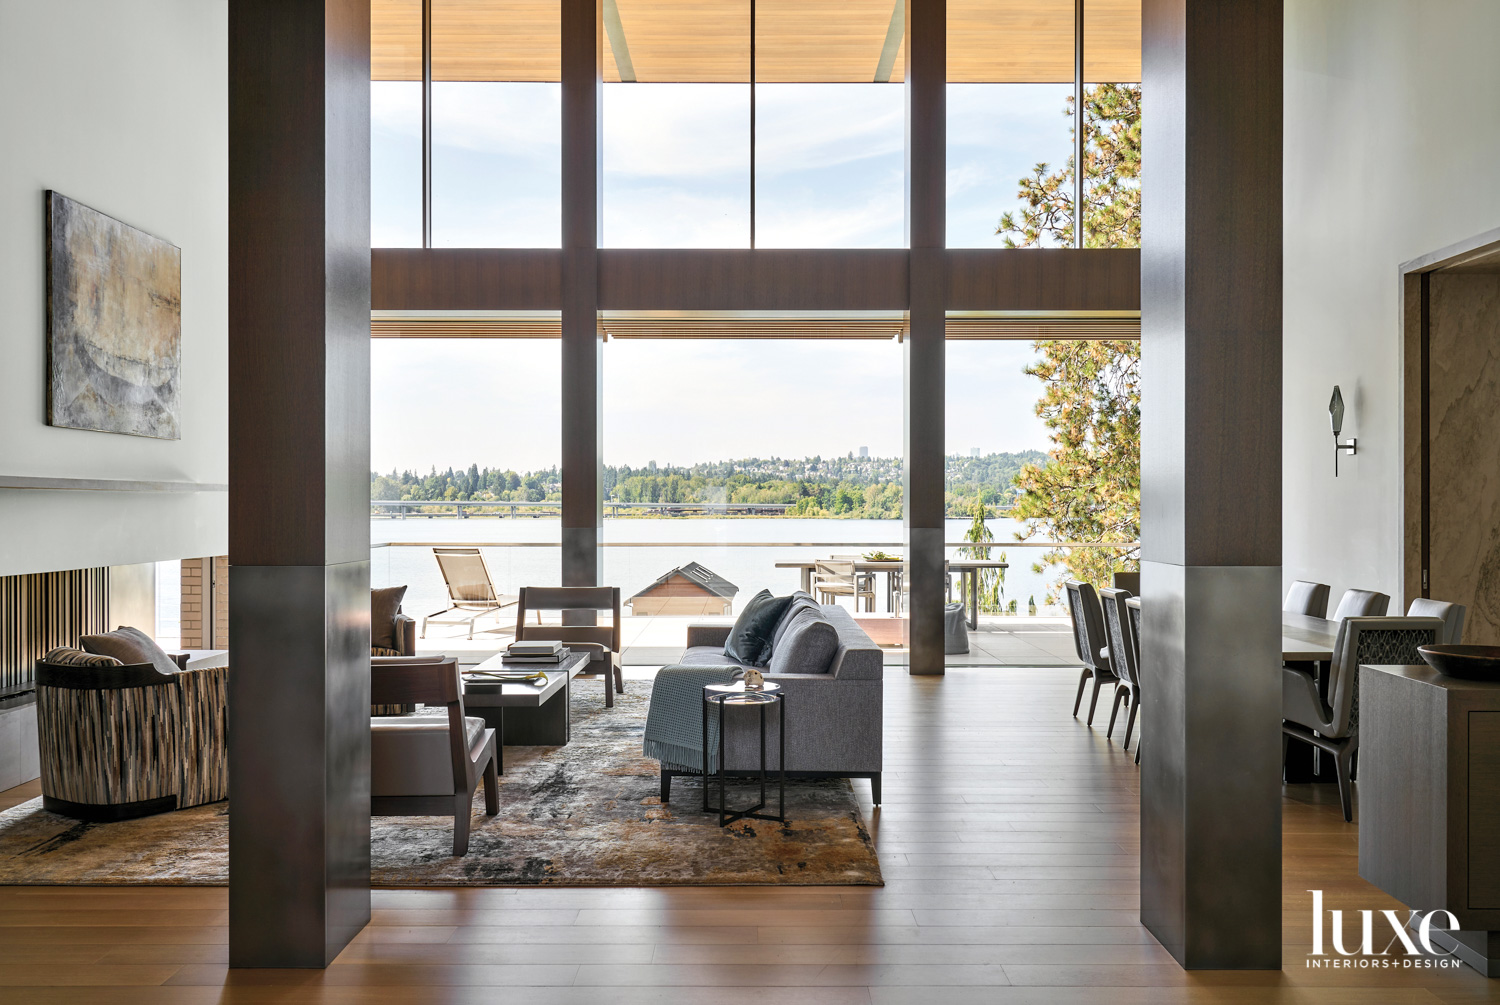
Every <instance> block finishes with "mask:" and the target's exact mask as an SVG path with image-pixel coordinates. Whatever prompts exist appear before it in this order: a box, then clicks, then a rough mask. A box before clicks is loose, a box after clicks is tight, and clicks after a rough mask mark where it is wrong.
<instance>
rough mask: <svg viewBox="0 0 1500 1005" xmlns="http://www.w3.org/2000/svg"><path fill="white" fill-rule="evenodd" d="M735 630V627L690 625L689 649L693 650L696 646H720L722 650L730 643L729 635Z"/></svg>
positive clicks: (688, 633) (688, 632)
mask: <svg viewBox="0 0 1500 1005" xmlns="http://www.w3.org/2000/svg"><path fill="white" fill-rule="evenodd" d="M733 629H734V626H733V625H688V630H687V644H688V648H689V649H691V648H693V647H694V646H718V647H719V648H721V649H722V648H723V647H724V643H725V642H728V641H729V633H730V632H731V631H732V630H733Z"/></svg>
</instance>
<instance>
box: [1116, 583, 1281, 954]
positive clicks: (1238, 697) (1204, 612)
mask: <svg viewBox="0 0 1500 1005" xmlns="http://www.w3.org/2000/svg"><path fill="white" fill-rule="evenodd" d="M1141 593H1142V597H1143V601H1142V615H1143V618H1142V629H1141V676H1142V682H1143V684H1144V687H1143V688H1142V697H1141V719H1142V723H1143V728H1142V733H1141V922H1142V923H1143V924H1144V925H1145V926H1146V927H1147V928H1149V929H1150V930H1151V934H1153V935H1154V936H1156V938H1157V940H1158V941H1160V942H1161V944H1162V945H1163V946H1164V947H1165V948H1166V949H1167V951H1168V952H1170V953H1171V954H1172V956H1173V957H1174V958H1175V959H1176V960H1177V962H1178V963H1180V964H1182V966H1183V967H1184V968H1185V969H1188V970H1198V969H1209V970H1279V969H1280V968H1281V631H1280V628H1281V615H1280V611H1281V569H1280V568H1279V567H1277V566H1212V567H1205V566H1188V567H1183V566H1178V565H1168V564H1165V563H1161V562H1142V563H1141Z"/></svg>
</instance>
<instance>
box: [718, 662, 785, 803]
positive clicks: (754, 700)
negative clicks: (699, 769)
mask: <svg viewBox="0 0 1500 1005" xmlns="http://www.w3.org/2000/svg"><path fill="white" fill-rule="evenodd" d="M710 705H717V706H719V772H718V774H719V805H718V806H711V805H709V801H708V788H709V782H710V779H711V778H712V776H711V775H710V774H709V771H708V707H709V706H710ZM725 705H754V706H756V707H758V708H759V709H760V802H758V803H756V804H755V805H754V806H750V807H748V808H746V809H743V810H731V809H729V806H728V803H727V797H726V791H725V790H726V789H727V787H728V782H729V772H728V769H727V768H726V766H725V763H724V706H725ZM768 705H776V706H779V711H780V713H781V729H780V731H779V733H778V736H779V738H780V747H781V750H780V754H779V756H778V757H777V759H776V766H777V769H778V770H777V775H778V780H777V788H778V792H777V796H776V811H777V812H776V815H775V816H772V815H771V814H769V813H763V812H761V811H762V810H764V809H765V808H766V706H768ZM703 812H704V813H717V814H719V826H720V827H724V826H727V825H728V824H732V823H734V822H735V821H736V820H774V821H776V822H777V823H785V822H786V692H784V691H782V689H781V685H780V684H776V683H773V682H771V681H767V682H766V683H765V684H763V685H762V686H761V687H760V689H759V690H747V689H746V688H745V684H744V682H743V681H738V682H736V683H734V684H708V685H705V686H704V688H703Z"/></svg>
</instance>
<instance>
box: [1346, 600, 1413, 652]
mask: <svg viewBox="0 0 1500 1005" xmlns="http://www.w3.org/2000/svg"><path fill="white" fill-rule="evenodd" d="M1390 606H1391V598H1390V597H1388V596H1386V595H1385V594H1384V593H1376V592H1375V591H1374V590H1345V591H1344V595H1343V596H1342V597H1340V598H1339V606H1338V609H1337V610H1336V611H1334V612H1333V620H1334V621H1343V620H1344V619H1345V618H1383V617H1385V612H1386V611H1387V610H1389V609H1390ZM1418 662H1421V661H1420V660H1418Z"/></svg>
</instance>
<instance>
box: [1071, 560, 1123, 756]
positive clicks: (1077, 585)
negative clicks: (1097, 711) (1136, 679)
mask: <svg viewBox="0 0 1500 1005" xmlns="http://www.w3.org/2000/svg"><path fill="white" fill-rule="evenodd" d="M1063 585H1064V587H1065V589H1066V591H1067V595H1068V615H1069V617H1070V618H1071V619H1072V621H1073V646H1074V649H1075V650H1076V651H1077V653H1078V660H1079V662H1081V663H1082V664H1083V673H1082V675H1081V676H1080V677H1079V678H1078V695H1077V697H1075V698H1074V699H1073V715H1074V717H1075V718H1076V717H1077V715H1078V707H1079V705H1080V704H1082V702H1083V688H1084V685H1085V684H1087V683H1088V682H1089V678H1090V677H1092V678H1093V679H1094V695H1093V697H1092V698H1091V699H1090V700H1089V715H1088V719H1087V720H1086V722H1087V723H1088V725H1090V726H1092V725H1093V724H1094V708H1095V706H1097V705H1098V704H1099V689H1100V688H1101V687H1103V686H1104V685H1105V684H1118V683H1119V678H1117V677H1116V676H1115V672H1114V670H1113V669H1112V668H1111V666H1110V662H1109V656H1108V653H1107V647H1106V642H1105V638H1104V609H1103V608H1102V607H1100V606H1099V594H1097V593H1095V592H1094V587H1093V586H1092V585H1091V584H1089V583H1084V582H1080V581H1079V580H1076V579H1069V580H1067V581H1066V582H1065V583H1064V584H1063Z"/></svg>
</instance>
